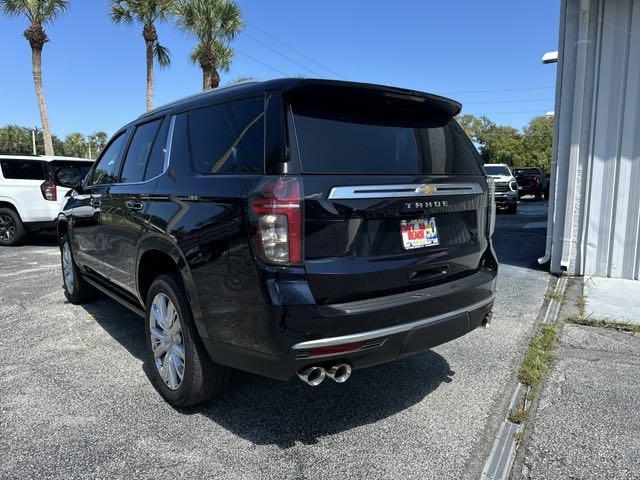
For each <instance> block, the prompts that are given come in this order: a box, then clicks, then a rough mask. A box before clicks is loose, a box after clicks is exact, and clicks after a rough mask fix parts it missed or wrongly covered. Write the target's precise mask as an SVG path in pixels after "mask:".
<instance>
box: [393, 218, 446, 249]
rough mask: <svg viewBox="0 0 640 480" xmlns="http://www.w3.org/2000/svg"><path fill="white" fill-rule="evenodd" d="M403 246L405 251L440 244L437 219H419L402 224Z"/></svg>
mask: <svg viewBox="0 0 640 480" xmlns="http://www.w3.org/2000/svg"><path fill="white" fill-rule="evenodd" d="M400 233H402V246H403V247H404V249H405V250H413V249H415V248H423V247H430V246H432V245H438V244H440V240H439V239H438V229H437V228H436V219H435V218H418V219H416V220H402V221H401V222H400Z"/></svg>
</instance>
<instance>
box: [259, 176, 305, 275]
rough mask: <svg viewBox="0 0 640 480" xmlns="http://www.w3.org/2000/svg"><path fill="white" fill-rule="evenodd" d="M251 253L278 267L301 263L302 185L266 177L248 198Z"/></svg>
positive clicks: (292, 181)
mask: <svg viewBox="0 0 640 480" xmlns="http://www.w3.org/2000/svg"><path fill="white" fill-rule="evenodd" d="M249 209H250V220H251V238H252V242H253V246H254V249H255V253H256V255H257V256H258V257H260V258H262V259H263V260H265V261H266V262H269V263H275V264H278V265H300V264H301V263H302V183H301V182H300V178H298V177H288V176H286V177H276V178H274V177H266V178H265V179H264V180H263V181H262V182H261V183H260V185H259V186H258V188H257V189H256V191H255V193H254V194H253V195H252V197H251V199H250V205H249Z"/></svg>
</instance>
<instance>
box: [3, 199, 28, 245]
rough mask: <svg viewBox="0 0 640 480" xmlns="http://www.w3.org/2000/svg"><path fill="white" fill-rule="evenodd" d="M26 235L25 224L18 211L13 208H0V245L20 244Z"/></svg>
mask: <svg viewBox="0 0 640 480" xmlns="http://www.w3.org/2000/svg"><path fill="white" fill-rule="evenodd" d="M24 237H25V230H24V225H23V224H22V220H20V215H18V212H16V211H15V210H13V209H11V208H0V246H2V247H11V246H14V245H18V244H19V243H20V242H21V241H22V240H23V239H24Z"/></svg>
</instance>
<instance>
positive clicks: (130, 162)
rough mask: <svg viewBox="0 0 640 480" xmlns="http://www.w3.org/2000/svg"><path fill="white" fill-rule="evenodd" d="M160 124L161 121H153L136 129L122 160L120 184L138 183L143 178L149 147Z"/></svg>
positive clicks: (149, 151)
mask: <svg viewBox="0 0 640 480" xmlns="http://www.w3.org/2000/svg"><path fill="white" fill-rule="evenodd" d="M160 122H161V120H154V121H153V122H149V123H145V124H143V125H139V126H138V127H136V130H135V132H134V133H133V139H132V140H131V144H130V145H129V150H127V156H126V157H125V159H124V167H122V174H121V176H120V181H121V182H123V183H125V182H139V181H141V180H142V179H143V178H144V169H145V168H146V166H147V159H148V158H149V153H151V145H153V140H154V139H155V137H156V133H157V132H158V127H159V126H160Z"/></svg>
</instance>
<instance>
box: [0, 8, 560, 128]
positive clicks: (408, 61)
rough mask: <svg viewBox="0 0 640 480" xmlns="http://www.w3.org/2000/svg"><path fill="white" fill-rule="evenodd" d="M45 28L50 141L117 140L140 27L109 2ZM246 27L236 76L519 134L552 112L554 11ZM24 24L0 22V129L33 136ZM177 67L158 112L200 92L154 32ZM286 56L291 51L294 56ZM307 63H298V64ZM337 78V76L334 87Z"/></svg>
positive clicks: (369, 15)
mask: <svg viewBox="0 0 640 480" xmlns="http://www.w3.org/2000/svg"><path fill="white" fill-rule="evenodd" d="M70 3H71V8H70V10H69V11H68V12H66V13H65V14H64V15H63V16H61V17H59V18H58V19H57V20H56V22H55V23H54V24H52V25H49V26H48V27H47V32H48V34H49V37H50V39H51V42H50V43H48V44H47V45H46V46H45V50H44V59H43V71H44V86H45V94H46V96H47V102H48V108H49V116H50V123H51V128H52V131H53V133H55V134H57V135H60V136H64V135H66V134H68V133H70V132H74V131H79V132H82V133H85V134H86V133H90V132H93V131H95V130H105V131H107V132H108V133H109V134H111V133H113V132H114V131H115V130H116V129H117V128H119V127H120V126H121V125H123V124H125V123H127V122H129V121H130V120H132V119H133V118H135V117H136V116H138V115H139V114H140V113H142V111H143V110H144V86H145V67H144V44H143V41H142V38H141V36H140V31H141V26H140V25H134V26H132V27H130V26H125V25H119V26H118V25H113V24H112V23H111V22H110V20H109V17H108V9H109V1H108V0H71V2H70ZM239 5H240V7H241V10H242V13H243V16H244V18H245V20H246V22H247V25H246V28H245V30H244V32H243V33H242V34H241V35H240V36H239V37H238V38H237V39H236V40H235V41H234V42H233V46H234V47H235V48H236V56H235V58H234V61H233V64H232V67H231V70H230V71H229V72H228V73H223V74H222V83H223V84H224V83H225V82H229V81H232V80H234V79H236V78H238V77H241V76H250V77H256V78H259V79H268V78H276V77H282V76H285V74H286V75H290V76H296V75H304V76H310V77H317V76H322V77H328V78H341V77H342V78H346V79H349V80H357V81H367V82H372V83H382V84H390V85H395V86H400V87H407V88H413V89H417V90H424V91H429V92H434V93H441V94H445V95H447V96H450V97H452V98H455V99H457V100H459V101H461V102H462V103H463V105H464V108H463V111H464V112H468V113H473V114H476V115H481V114H486V115H488V116H489V117H490V118H491V119H493V120H494V121H496V122H498V123H502V124H509V125H513V126H514V127H517V128H521V127H522V126H523V125H524V124H526V122H527V121H528V119H529V118H531V117H532V116H534V115H540V114H544V113H545V112H547V111H549V110H552V109H553V96H554V89H553V86H554V84H555V74H556V67H555V66H554V65H542V64H541V62H540V58H541V56H542V54H543V53H544V52H545V51H548V50H555V49H556V48H557V37H558V17H559V10H560V6H559V1H558V0H536V1H521V0H510V1H507V0H491V1H478V0H464V1H463V0H449V1H445V2H441V1H435V0H430V1H429V0H421V1H420V0H396V1H393V2H391V1H382V0H367V1H365V0H350V1H345V0H324V1H311V0H269V1H264V0H240V1H239ZM26 26H27V25H26V21H25V20H24V19H23V18H19V17H18V18H9V17H6V16H2V17H0V65H2V66H3V72H2V75H0V92H2V93H1V94H0V125H5V124H7V123H17V124H20V125H25V126H26V125H38V124H39V115H38V109H37V104H36V101H35V96H34V92H33V81H32V77H31V55H30V49H29V45H28V43H27V41H26V40H25V39H24V38H23V37H22V32H23V30H24V29H25V27H26ZM158 32H159V38H160V41H161V43H163V44H164V45H166V46H167V47H169V49H170V50H171V55H172V64H171V66H170V67H169V68H168V69H164V70H157V71H156V87H155V98H154V104H155V105H161V104H162V103H166V102H169V101H171V100H174V99H176V98H180V97H183V96H185V95H189V94H191V93H194V92H197V91H199V90H200V88H201V81H202V80H201V78H202V77H201V72H200V69H199V68H197V67H196V66H195V65H193V64H192V63H191V62H190V60H189V51H190V49H191V48H192V46H193V43H194V41H193V39H192V38H191V37H189V35H187V34H186V33H183V32H181V31H178V30H176V28H175V27H174V26H173V25H172V24H164V25H159V26H158ZM291 47H292V48H293V50H292V49H291ZM301 54H302V55H301ZM338 75H340V76H338Z"/></svg>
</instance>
